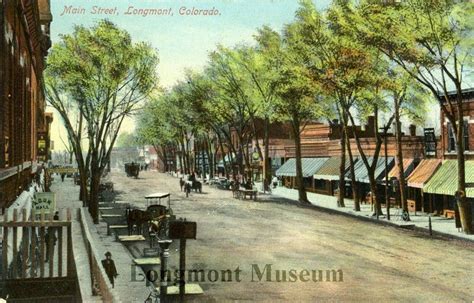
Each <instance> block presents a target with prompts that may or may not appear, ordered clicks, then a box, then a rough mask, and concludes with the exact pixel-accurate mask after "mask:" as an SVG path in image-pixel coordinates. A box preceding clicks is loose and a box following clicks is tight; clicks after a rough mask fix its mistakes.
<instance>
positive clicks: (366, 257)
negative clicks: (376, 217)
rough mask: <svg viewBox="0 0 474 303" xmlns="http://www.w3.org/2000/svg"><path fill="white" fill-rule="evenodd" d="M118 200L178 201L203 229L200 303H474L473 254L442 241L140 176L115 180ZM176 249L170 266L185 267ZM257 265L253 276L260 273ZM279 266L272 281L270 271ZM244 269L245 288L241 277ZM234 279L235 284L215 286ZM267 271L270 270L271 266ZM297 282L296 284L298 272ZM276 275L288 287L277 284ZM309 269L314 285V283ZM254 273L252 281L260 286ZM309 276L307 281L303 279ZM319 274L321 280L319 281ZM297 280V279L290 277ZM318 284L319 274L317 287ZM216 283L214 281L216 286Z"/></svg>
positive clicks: (193, 244) (191, 250)
mask: <svg viewBox="0 0 474 303" xmlns="http://www.w3.org/2000/svg"><path fill="white" fill-rule="evenodd" d="M111 177H112V180H113V182H115V188H116V190H118V191H120V195H119V196H118V197H117V199H119V200H125V201H128V202H133V203H134V204H135V205H136V206H141V207H144V205H145V199H144V198H143V197H144V196H145V195H146V194H150V193H154V192H163V191H168V192H171V197H172V208H173V211H174V213H175V214H176V215H177V216H178V217H186V218H187V219H188V220H190V221H196V222H197V228H198V230H197V240H189V241H188V245H187V260H186V263H187V266H188V268H193V269H198V270H200V269H202V270H205V273H206V274H207V275H209V273H211V274H210V276H206V282H204V283H200V284H201V286H202V287H203V289H204V292H205V294H204V295H202V296H198V297H195V298H194V300H193V301H199V302H225V301H239V302H240V301H248V302H251V301H252V302H253V301H255V302H278V301H280V302H281V301H283V302H471V301H473V300H474V254H473V251H474V249H473V246H472V245H471V244H465V243H462V242H458V241H449V240H434V239H428V238H426V237H424V236H420V235H417V234H415V233H413V232H412V231H404V230H400V229H396V228H392V227H384V226H380V225H375V224H371V223H367V222H361V221H358V220H356V219H351V218H347V217H344V216H338V215H331V214H327V213H323V212H319V211H316V210H312V209H307V208H302V207H298V206H297V205H296V204H294V203H289V202H285V201H282V200H279V199H276V198H273V199H268V198H267V199H262V200H261V201H259V202H254V201H248V200H246V201H242V200H236V199H233V198H232V193H231V192H230V191H223V190H219V189H214V188H210V187H209V186H204V193H202V194H192V195H191V196H190V197H189V198H186V197H185V195H184V193H182V192H180V189H179V185H178V179H177V178H174V177H171V176H169V175H167V174H160V173H157V172H142V173H141V174H140V178H139V179H131V178H127V177H126V176H125V174H124V173H122V172H114V173H113V174H112V176H111ZM176 247H177V246H176V244H173V247H172V250H171V252H172V253H171V254H172V258H171V263H172V266H173V268H176V267H177V265H178V261H177V256H178V253H177V252H176V249H175V248H176ZM253 264H255V265H254V267H252V266H253ZM266 264H272V265H271V267H272V272H271V280H272V281H267V276H266V273H267V272H268V271H267V272H265V273H264V275H263V277H262V281H259V278H258V276H257V271H256V266H258V269H259V270H260V271H263V270H264V268H265V265H266ZM237 267H238V268H239V270H240V271H241V272H240V275H239V278H240V280H241V281H240V282H237V281H236V276H235V269H236V268H237ZM226 269H230V270H232V271H234V275H233V281H232V282H222V281H220V280H218V281H216V282H211V281H213V280H214V279H215V278H216V276H215V274H216V272H214V271H213V270H217V271H218V274H219V276H218V278H219V279H220V278H221V276H222V275H221V270H226ZM267 269H268V267H267ZM291 269H293V270H294V271H293V273H296V274H297V275H298V276H297V281H296V282H290V281H289V280H290V277H289V275H290V270H291ZM277 270H280V274H281V273H282V271H284V270H286V271H287V272H286V274H287V277H286V278H287V281H286V282H285V281H282V282H276V281H275V279H276V275H277V272H278V271H277ZM305 270H308V271H309V273H310V275H309V278H310V281H307V282H303V281H301V280H305V279H306V278H307V276H306V272H305ZM312 270H322V271H323V280H326V270H341V271H342V272H343V281H342V282H332V281H329V282H328V281H322V282H314V281H311V271H312ZM252 273H253V280H254V281H252ZM300 273H302V276H299V274H300ZM317 273H318V274H319V272H317ZM292 277H293V278H292V280H294V275H293V276H292ZM318 277H319V276H318V275H317V276H316V278H318ZM209 280H211V281H209Z"/></svg>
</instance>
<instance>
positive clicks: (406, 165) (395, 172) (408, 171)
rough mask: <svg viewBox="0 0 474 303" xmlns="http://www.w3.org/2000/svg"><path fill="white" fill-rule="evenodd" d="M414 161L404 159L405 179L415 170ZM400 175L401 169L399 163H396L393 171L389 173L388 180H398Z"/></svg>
mask: <svg viewBox="0 0 474 303" xmlns="http://www.w3.org/2000/svg"><path fill="white" fill-rule="evenodd" d="M414 161H415V160H414V159H410V158H407V159H403V170H404V175H405V177H408V176H409V175H410V174H411V172H412V171H413V169H414V168H415V165H414V164H415V163H414ZM398 174H399V169H398V162H397V161H395V165H394V166H393V168H392V170H391V171H390V172H389V173H388V179H391V178H392V177H395V178H398Z"/></svg>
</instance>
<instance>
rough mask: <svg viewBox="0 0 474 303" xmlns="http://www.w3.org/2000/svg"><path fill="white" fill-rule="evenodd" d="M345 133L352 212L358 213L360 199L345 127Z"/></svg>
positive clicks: (349, 142)
mask: <svg viewBox="0 0 474 303" xmlns="http://www.w3.org/2000/svg"><path fill="white" fill-rule="evenodd" d="M344 129H345V130H344V131H345V133H346V140H347V141H346V147H347V153H348V154H349V164H350V165H349V169H350V172H351V186H352V199H354V210H355V211H360V199H359V186H358V185H357V182H356V179H355V169H354V156H353V155H352V150H351V140H350V138H349V132H348V131H347V125H346V126H345V127H344Z"/></svg>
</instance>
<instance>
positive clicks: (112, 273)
mask: <svg viewBox="0 0 474 303" xmlns="http://www.w3.org/2000/svg"><path fill="white" fill-rule="evenodd" d="M102 266H103V267H104V270H105V273H106V274H107V277H109V280H110V284H112V288H114V279H116V278H117V276H118V273H117V269H116V268H115V262H114V260H112V254H111V253H110V251H108V252H106V253H105V260H102Z"/></svg>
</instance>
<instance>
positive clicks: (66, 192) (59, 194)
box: [51, 177, 102, 303]
mask: <svg viewBox="0 0 474 303" xmlns="http://www.w3.org/2000/svg"><path fill="white" fill-rule="evenodd" d="M51 191H52V192H54V193H56V208H57V209H58V211H59V212H60V214H61V215H62V216H64V215H65V214H66V210H65V209H67V208H70V209H71V213H72V239H73V241H72V242H73V243H72V244H73V251H74V261H75V263H76V271H77V278H78V280H79V287H80V289H81V296H82V301H83V302H91V303H93V302H102V300H101V297H100V296H94V295H93V294H92V288H91V285H92V283H91V273H90V268H89V266H83V264H89V258H88V256H87V250H86V246H85V243H84V239H83V236H82V228H81V224H80V222H79V221H78V220H77V211H78V210H79V209H80V208H81V207H82V202H81V201H79V199H78V198H79V187H78V186H75V185H74V182H73V179H71V178H65V179H64V182H61V178H59V177H56V178H54V181H53V183H52V184H51ZM61 219H63V218H61ZM64 253H65V252H64Z"/></svg>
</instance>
